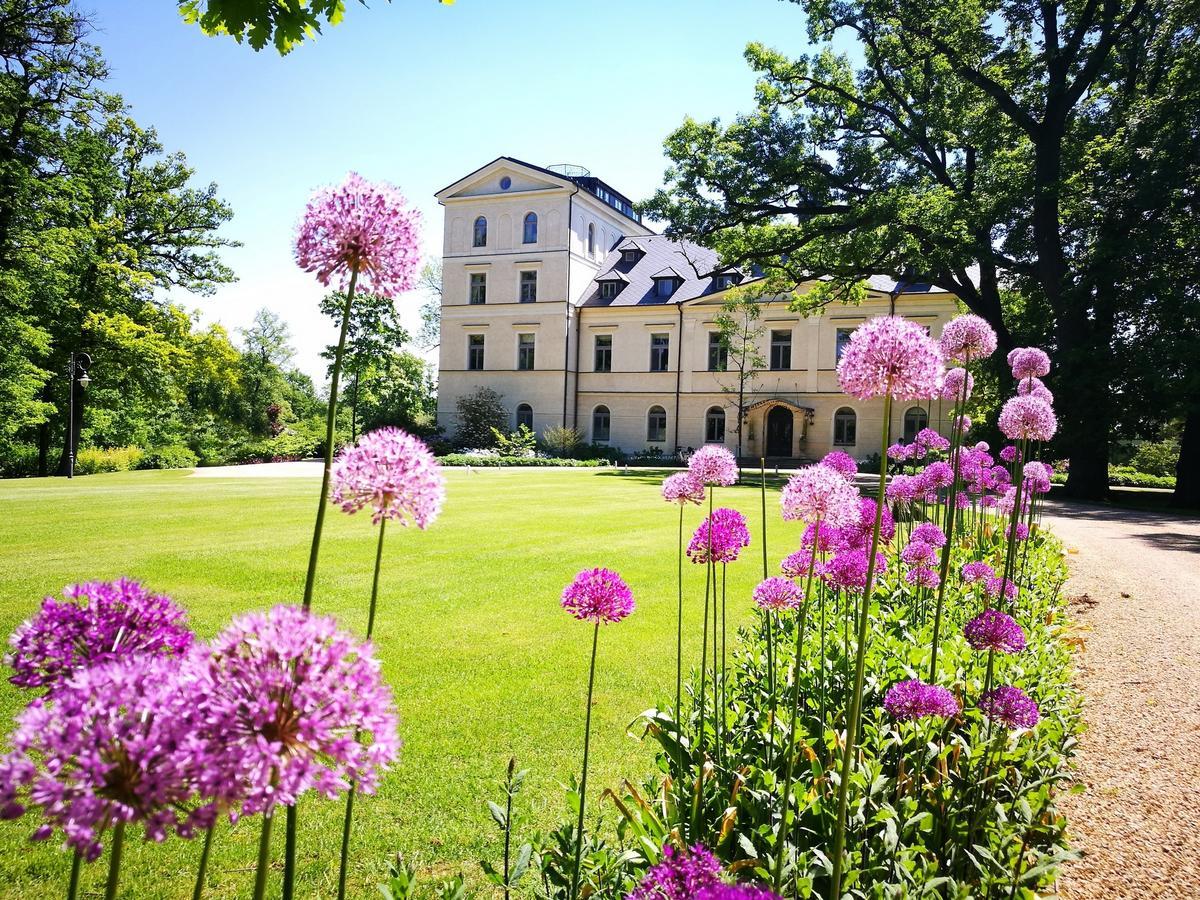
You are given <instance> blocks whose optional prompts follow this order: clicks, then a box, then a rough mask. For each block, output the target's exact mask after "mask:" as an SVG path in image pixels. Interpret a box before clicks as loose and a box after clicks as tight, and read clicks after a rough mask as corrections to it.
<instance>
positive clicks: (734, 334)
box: [716, 289, 767, 460]
mask: <svg viewBox="0 0 1200 900" xmlns="http://www.w3.org/2000/svg"><path fill="white" fill-rule="evenodd" d="M761 316H762V307H761V306H760V305H759V302H758V294H757V293H752V292H751V291H749V290H737V289H735V290H733V291H731V292H730V296H729V299H728V300H726V301H725V303H724V304H722V306H721V312H720V313H719V314H718V315H717V318H716V323H717V334H718V336H719V339H720V342H721V348H722V351H723V355H724V357H725V359H724V366H723V367H721V368H720V369H719V371H724V372H725V373H727V375H726V377H725V378H724V379H722V378H721V377H720V376H718V378H717V382H718V383H719V384H720V385H721V390H723V391H724V392H725V393H727V394H729V395H730V396H731V397H734V398H736V407H737V408H736V414H737V419H736V424H735V425H734V433H735V434H736V435H737V457H738V459H739V460H740V459H741V458H742V437H743V433H742V423H743V420H744V418H745V415H746V407H747V406H748V401H747V397H748V395H750V394H751V392H752V391H753V388H754V380H755V379H756V378H757V377H758V373H759V372H760V371H762V370H763V369H764V368H765V367H766V365H767V361H766V359H764V358H763V355H762V351H761V350H760V349H759V343H760V341H761V340H762V336H763V333H764V331H765V330H766V326H764V325H763V324H762V322H761V321H760V319H761Z"/></svg>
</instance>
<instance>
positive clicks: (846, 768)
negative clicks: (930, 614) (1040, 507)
mask: <svg viewBox="0 0 1200 900" xmlns="http://www.w3.org/2000/svg"><path fill="white" fill-rule="evenodd" d="M891 424H892V395H891V393H890V392H889V393H887V394H885V395H884V398H883V451H882V453H881V456H886V455H887V446H888V432H889V431H890V430H891ZM884 472H885V467H884V466H880V467H879V487H878V488H877V489H876V495H875V524H874V526H873V527H872V529H871V550H870V552H869V553H868V555H867V584H866V587H864V588H863V609H862V615H861V616H859V620H858V649H857V651H856V653H855V662H854V692H853V693H852V694H851V695H850V710H849V712H848V714H847V716H846V747H845V750H844V751H843V754H842V773H841V781H840V782H839V783H838V804H837V822H836V824H835V828H834V832H833V877H832V883H831V889H830V892H829V896H830V898H832V900H837V898H840V897H841V895H842V867H843V864H844V860H843V859H842V855H843V852H844V850H845V848H846V810H847V807H848V806H849V801H850V770H851V769H852V768H853V766H854V751H855V748H856V745H857V742H858V720H859V717H860V716H861V714H862V695H863V679H864V677H865V674H866V662H867V654H866V650H867V623H868V621H869V620H870V618H871V615H870V613H871V594H872V593H873V592H874V590H875V552H876V551H877V550H878V549H879V526H880V523H881V521H882V520H883V504H884V500H885V496H884V495H885V491H886V489H887V476H886V475H885V474H884Z"/></svg>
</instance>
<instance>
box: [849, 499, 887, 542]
mask: <svg viewBox="0 0 1200 900" xmlns="http://www.w3.org/2000/svg"><path fill="white" fill-rule="evenodd" d="M875 510H876V506H875V501H874V500H873V499H871V498H870V497H860V498H859V501H858V520H857V521H856V522H854V524H852V525H847V526H845V527H844V528H842V546H843V547H845V548H847V549H858V550H866V549H867V547H868V546H869V545H870V543H871V535H872V533H873V532H874V530H875ZM895 536H896V520H895V519H894V518H893V517H892V511H891V510H890V509H888V506H887V504H886V503H885V504H884V505H883V512H882V513H880V516H879V540H880V541H881V542H882V543H885V544H886V543H887V542H888V541H890V540H891V539H892V538H894V537H895Z"/></svg>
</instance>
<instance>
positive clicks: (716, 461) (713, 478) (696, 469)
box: [688, 444, 738, 487]
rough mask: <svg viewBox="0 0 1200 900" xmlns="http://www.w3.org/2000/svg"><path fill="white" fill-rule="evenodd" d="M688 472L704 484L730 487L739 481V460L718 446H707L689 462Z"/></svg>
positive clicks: (694, 454) (697, 452) (698, 451)
mask: <svg viewBox="0 0 1200 900" xmlns="http://www.w3.org/2000/svg"><path fill="white" fill-rule="evenodd" d="M688 471H689V472H691V473H692V474H693V475H694V476H696V477H697V478H698V479H700V481H701V482H703V483H704V484H715V485H720V486H722V487H729V485H731V484H736V483H737V479H738V468H737V460H736V459H734V458H733V454H732V453H730V452H729V451H728V450H726V449H725V448H724V447H721V446H719V445H717V444H705V445H704V446H703V447H701V448H700V449H699V450H697V451H696V452H695V453H693V454H692V458H691V459H689V460H688Z"/></svg>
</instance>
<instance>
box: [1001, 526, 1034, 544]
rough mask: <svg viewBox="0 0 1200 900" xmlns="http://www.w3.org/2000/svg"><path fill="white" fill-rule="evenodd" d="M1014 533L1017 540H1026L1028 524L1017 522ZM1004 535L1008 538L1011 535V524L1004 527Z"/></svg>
mask: <svg viewBox="0 0 1200 900" xmlns="http://www.w3.org/2000/svg"><path fill="white" fill-rule="evenodd" d="M1016 535H1017V540H1018V541H1023V540H1026V539H1027V538H1028V537H1029V526H1028V525H1026V524H1025V523H1024V522H1018V523H1017V528H1016ZM1004 536H1005V537H1009V538H1010V537H1012V536H1013V528H1012V526H1011V525H1010V526H1008V527H1007V528H1005V529H1004Z"/></svg>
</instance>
